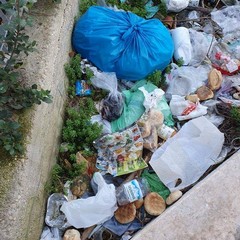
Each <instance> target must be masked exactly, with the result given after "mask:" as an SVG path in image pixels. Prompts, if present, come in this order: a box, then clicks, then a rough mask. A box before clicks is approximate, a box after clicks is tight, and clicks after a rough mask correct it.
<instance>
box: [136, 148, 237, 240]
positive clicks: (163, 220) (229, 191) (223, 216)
mask: <svg viewBox="0 0 240 240" xmlns="http://www.w3.org/2000/svg"><path fill="white" fill-rule="evenodd" d="M239 187H240V151H238V152H237V153H235V154H234V155H233V156H232V157H230V158H229V159H228V160H227V161H226V162H224V163H223V164H222V165H220V166H219V167H218V168H217V169H216V170H215V171H213V172H212V173H210V174H209V175H208V176H207V177H206V178H205V179H203V180H202V181H201V182H199V183H198V184H197V185H196V186H195V187H193V188H192V189H191V190H190V191H188V192H187V193H186V194H184V195H183V197H182V198H181V199H180V200H179V201H178V202H176V203H175V204H174V205H172V206H171V207H169V208H168V209H167V210H166V211H165V212H164V213H163V214H162V215H160V216H159V217H158V218H156V219H155V220H153V221H152V222H150V223H149V224H148V225H147V226H146V227H145V228H144V229H143V230H141V231H139V232H138V233H137V234H136V235H135V236H134V237H133V238H132V240H146V239H151V240H188V239H189V240H198V239H199V240H215V239H216V240H239V239H240V190H239V189H240V188H239Z"/></svg>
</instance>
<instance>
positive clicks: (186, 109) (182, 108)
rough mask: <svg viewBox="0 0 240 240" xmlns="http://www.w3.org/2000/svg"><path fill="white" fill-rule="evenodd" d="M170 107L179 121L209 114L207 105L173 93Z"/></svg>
mask: <svg viewBox="0 0 240 240" xmlns="http://www.w3.org/2000/svg"><path fill="white" fill-rule="evenodd" d="M170 108H171V111H172V114H173V115H174V116H176V117H177V118H178V120H179V121H183V120H187V119H192V118H196V117H200V116H203V115H205V114H207V107H205V106H203V105H201V104H200V103H196V104H195V103H192V102H190V101H188V100H185V98H184V97H181V96H178V95H173V96H172V99H171V101H170Z"/></svg>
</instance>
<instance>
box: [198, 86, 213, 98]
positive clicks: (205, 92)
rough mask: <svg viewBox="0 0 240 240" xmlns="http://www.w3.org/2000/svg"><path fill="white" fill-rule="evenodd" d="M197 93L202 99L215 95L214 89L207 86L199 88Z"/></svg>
mask: <svg viewBox="0 0 240 240" xmlns="http://www.w3.org/2000/svg"><path fill="white" fill-rule="evenodd" d="M197 95H198V97H199V99H200V100H201V101H204V100H207V99H211V98H213V97H214V94H213V91H212V90H211V89H210V88H208V87H206V86H202V87H200V88H198V89H197Z"/></svg>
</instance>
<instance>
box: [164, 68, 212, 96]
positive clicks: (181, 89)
mask: <svg viewBox="0 0 240 240" xmlns="http://www.w3.org/2000/svg"><path fill="white" fill-rule="evenodd" d="M210 70H211V67H210V66H208V65H200V66H199V67H197V68H196V67H192V66H183V67H178V66H177V65H176V64H172V70H171V72H170V73H169V74H167V75H166V80H167V84H168V88H167V91H166V97H167V99H169V100H170V99H171V95H180V96H186V95H189V94H190V93H194V92H195V91H196V90H197V89H198V88H199V87H201V86H203V85H205V81H207V79H208V73H209V72H210Z"/></svg>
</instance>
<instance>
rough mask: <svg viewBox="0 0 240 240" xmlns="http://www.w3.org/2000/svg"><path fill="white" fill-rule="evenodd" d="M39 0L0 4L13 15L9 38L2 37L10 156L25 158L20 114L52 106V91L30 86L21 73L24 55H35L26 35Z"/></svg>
mask: <svg viewBox="0 0 240 240" xmlns="http://www.w3.org/2000/svg"><path fill="white" fill-rule="evenodd" d="M35 2H36V0H29V1H20V0H16V1H13V0H9V1H7V2H6V3H1V4H0V9H1V10H3V11H4V12H5V13H8V14H10V15H12V16H13V17H12V18H11V21H10V22H3V23H2V24H1V27H2V29H3V30H4V31H5V33H6V34H1V35H0V45H2V44H3V45H4V48H3V50H1V51H0V121H1V123H0V146H1V147H3V149H4V150H5V151H6V152H7V153H8V154H10V155H16V154H22V153H23V150H24V147H23V133H22V127H21V124H20V123H19V122H18V117H16V116H17V115H18V114H21V113H22V112H23V110H24V109H27V108H30V107H32V106H33V105H34V104H41V102H42V101H44V102H47V103H49V102H51V96H50V91H48V90H42V89H38V87H37V85H36V84H33V85H32V86H28V85H27V84H26V83H25V82H24V80H20V79H21V75H20V73H19V72H17V70H18V69H19V68H20V67H21V66H22V64H23V61H22V56H23V54H25V55H28V54H29V53H30V52H33V51H35V46H36V42H35V41H31V40H30V38H29V36H28V35H27V34H26V33H25V28H26V26H31V25H32V19H31V18H30V17H29V16H28V14H27V12H28V10H29V8H31V7H32V6H33V4H34V3H35Z"/></svg>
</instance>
